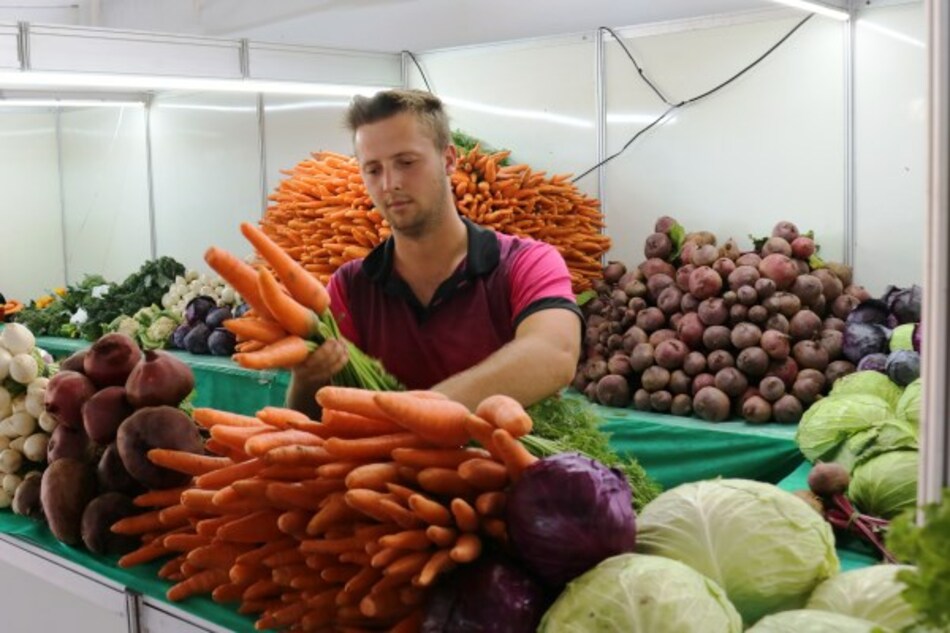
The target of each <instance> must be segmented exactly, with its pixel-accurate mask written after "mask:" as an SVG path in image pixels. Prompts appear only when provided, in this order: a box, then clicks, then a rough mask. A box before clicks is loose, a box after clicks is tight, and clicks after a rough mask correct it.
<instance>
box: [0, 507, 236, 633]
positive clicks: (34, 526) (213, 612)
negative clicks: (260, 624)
mask: <svg viewBox="0 0 950 633" xmlns="http://www.w3.org/2000/svg"><path fill="white" fill-rule="evenodd" d="M0 533H3V534H10V535H13V536H16V537H17V538H19V539H22V540H24V541H26V542H28V543H30V544H32V545H36V546H37V547H39V548H41V549H44V550H46V551H48V552H51V553H53V554H56V555H57V556H60V557H62V558H64V559H66V560H68V561H71V562H73V563H76V564H77V565H80V566H82V567H84V568H86V569H89V570H91V571H94V572H96V573H98V574H101V575H103V576H105V577H106V578H109V579H110V580H114V581H115V582H117V583H119V584H121V585H123V586H125V587H128V588H130V589H132V590H134V591H137V592H139V593H141V594H142V595H145V596H149V597H151V598H156V599H158V600H161V601H163V602H167V603H169V604H175V605H176V606H178V607H179V608H181V609H184V610H185V611H187V612H189V613H191V614H193V615H196V616H198V617H201V618H204V619H206V620H208V621H210V622H214V623H215V624H218V625H220V626H223V627H226V628H228V629H230V630H231V631H235V633H244V632H246V633H252V632H253V631H255V628H254V620H253V619H251V618H250V617H246V616H243V615H240V614H239V613H238V612H237V610H236V607H235V606H233V605H220V604H216V603H215V602H213V601H212V600H211V599H210V598H207V597H193V598H188V599H187V600H184V601H182V602H177V603H170V602H169V601H168V600H167V599H166V598H165V592H166V591H167V590H168V588H169V587H170V586H171V583H169V582H166V581H164V580H161V579H160V578H158V576H157V574H158V568H159V567H161V564H162V563H163V562H164V560H165V559H162V561H160V562H154V563H149V564H146V565H140V566H138V567H133V568H131V569H121V568H120V567H118V566H116V564H115V561H116V560H118V557H107V556H96V555H94V554H92V553H90V552H89V551H87V550H86V549H85V548H82V547H78V548H77V547H70V546H68V545H64V544H63V543H60V542H59V541H57V540H56V539H55V538H54V537H53V535H52V533H51V532H50V531H49V528H47V527H46V524H44V523H39V522H37V521H33V520H31V519H27V518H25V517H21V516H17V515H15V514H13V513H12V512H10V511H9V510H0Z"/></svg>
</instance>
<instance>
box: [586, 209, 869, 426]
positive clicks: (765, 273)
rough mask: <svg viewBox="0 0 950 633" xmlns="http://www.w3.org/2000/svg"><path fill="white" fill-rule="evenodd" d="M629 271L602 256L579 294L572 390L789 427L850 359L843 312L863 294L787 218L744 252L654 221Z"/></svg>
mask: <svg viewBox="0 0 950 633" xmlns="http://www.w3.org/2000/svg"><path fill="white" fill-rule="evenodd" d="M655 230H656V232H655V233H653V234H652V235H650V237H648V238H647V240H646V245H645V248H644V254H645V255H646V257H647V259H646V260H645V261H644V262H642V263H641V264H640V265H639V266H637V267H636V268H634V269H629V270H628V269H627V267H626V266H625V265H624V264H623V263H621V262H612V263H610V264H609V265H608V266H607V267H606V268H605V269H604V279H603V281H602V282H600V283H598V284H596V286H595V291H596V292H595V293H592V294H590V295H588V296H587V297H586V299H587V301H586V302H585V303H584V304H583V308H582V309H583V311H584V314H585V316H586V318H587V331H586V334H585V337H584V346H585V352H584V356H583V358H582V359H581V362H580V364H579V365H578V371H577V375H576V377H575V380H574V387H575V388H576V389H578V390H579V391H582V392H584V393H585V394H586V395H587V396H588V398H590V399H591V400H593V401H596V402H599V403H601V404H604V405H607V406H612V407H627V406H631V405H632V406H633V407H634V408H637V409H640V410H653V411H659V412H664V413H666V412H669V413H673V414H675V415H689V414H690V413H695V414H696V415H698V416H699V417H701V418H703V419H704V420H710V421H722V420H726V419H728V418H730V417H731V416H734V415H736V416H739V415H741V416H742V417H743V418H744V419H745V420H747V421H748V422H752V423H762V422H768V421H770V420H775V421H777V422H786V423H794V422H797V421H798V420H799V418H800V417H801V415H802V412H803V410H804V408H805V407H807V406H809V405H810V404H812V403H813V402H815V401H816V400H817V399H818V398H819V397H821V395H822V394H824V393H827V391H828V389H829V388H830V386H831V384H832V383H834V381H835V380H837V379H838V378H839V377H841V376H843V375H846V374H848V373H851V372H852V371H854V369H855V366H854V364H853V363H852V362H850V361H849V360H846V359H845V358H843V356H842V347H843V345H844V334H843V332H842V330H844V328H845V319H847V318H848V315H849V314H850V313H851V311H852V310H853V309H854V307H855V306H857V305H858V304H859V303H860V302H861V301H863V300H866V299H868V298H870V297H869V295H868V292H867V291H866V290H865V289H864V288H862V287H860V286H856V285H853V283H852V279H851V270H850V268H848V267H846V266H844V265H841V264H834V263H831V262H822V261H821V260H820V259H819V258H818V257H817V255H816V250H817V246H816V244H815V242H814V241H813V239H812V238H811V237H809V236H807V235H801V234H800V233H799V230H798V228H797V227H796V226H795V225H794V224H792V223H791V222H779V223H778V224H776V225H775V227H774V229H773V230H772V236H771V237H769V238H767V239H762V240H759V241H758V242H757V248H756V250H754V251H747V252H743V251H742V250H741V249H740V248H739V246H738V244H737V243H736V242H735V241H734V240H732V239H730V240H728V241H727V242H725V243H724V244H722V245H718V246H717V238H716V236H715V235H713V234H712V233H709V232H708V231H702V232H698V233H689V234H686V233H685V231H684V229H683V228H682V227H681V226H680V225H679V224H678V223H677V222H676V221H675V220H673V219H672V218H668V217H663V218H660V219H659V220H658V221H657V223H656V227H655Z"/></svg>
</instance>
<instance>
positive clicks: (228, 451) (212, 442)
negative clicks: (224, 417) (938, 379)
mask: <svg viewBox="0 0 950 633" xmlns="http://www.w3.org/2000/svg"><path fill="white" fill-rule="evenodd" d="M205 450H206V451H208V452H209V453H211V454H213V455H218V456H220V457H227V458H228V459H230V460H231V461H232V462H235V463H237V462H243V461H246V460H247V459H248V457H247V454H246V453H245V452H244V451H241V450H237V449H234V448H231V447H230V446H228V445H226V444H223V443H221V442H219V441H218V440H216V439H214V438H208V439H207V440H205Z"/></svg>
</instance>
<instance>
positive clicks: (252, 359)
mask: <svg viewBox="0 0 950 633" xmlns="http://www.w3.org/2000/svg"><path fill="white" fill-rule="evenodd" d="M315 349H317V345H316V343H312V342H310V341H306V340H304V339H302V338H300V337H299V336H286V337H284V338H282V339H280V340H279V341H277V342H276V343H271V344H269V345H267V346H265V347H263V348H261V349H259V350H257V351H256V352H241V353H238V354H235V355H234V356H233V357H232V358H233V359H234V362H236V363H237V364H238V365H240V366H241V367H247V368H248V369H290V368H292V367H295V366H296V365H299V364H300V363H302V362H303V361H304V360H306V358H307V356H309V355H310V352H312V351H313V350H315Z"/></svg>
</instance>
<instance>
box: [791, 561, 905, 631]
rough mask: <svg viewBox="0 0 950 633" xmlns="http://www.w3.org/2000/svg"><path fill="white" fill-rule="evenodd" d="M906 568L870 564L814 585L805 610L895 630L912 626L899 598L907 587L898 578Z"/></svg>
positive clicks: (903, 604)
mask: <svg viewBox="0 0 950 633" xmlns="http://www.w3.org/2000/svg"><path fill="white" fill-rule="evenodd" d="M913 569H914V568H913V567H911V566H909V565H873V566H871V567H864V568H863V569H854V570H851V571H846V572H844V573H843V574H838V575H837V576H833V577H832V578H829V579H828V580H826V581H825V582H823V583H821V584H820V585H818V588H817V589H815V591H814V593H812V594H811V597H810V598H809V599H808V605H807V608H808V609H820V610H822V611H830V612H833V613H840V614H842V615H850V616H851V617H854V618H861V619H862V620H867V621H868V622H873V623H875V624H877V625H879V626H882V627H885V628H887V629H893V630H895V631H897V630H900V629H902V628H904V627H905V626H908V625H910V624H913V623H914V620H915V619H916V616H915V614H914V610H913V608H912V607H911V606H910V603H908V602H907V600H906V599H905V598H904V596H903V595H902V592H903V591H904V590H905V589H906V588H907V585H905V584H904V583H903V582H901V581H900V580H899V579H898V577H897V576H898V574H899V573H900V572H901V571H905V570H913Z"/></svg>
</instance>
